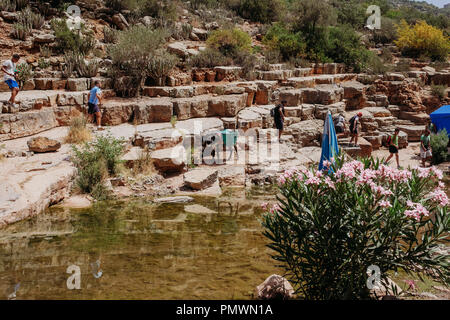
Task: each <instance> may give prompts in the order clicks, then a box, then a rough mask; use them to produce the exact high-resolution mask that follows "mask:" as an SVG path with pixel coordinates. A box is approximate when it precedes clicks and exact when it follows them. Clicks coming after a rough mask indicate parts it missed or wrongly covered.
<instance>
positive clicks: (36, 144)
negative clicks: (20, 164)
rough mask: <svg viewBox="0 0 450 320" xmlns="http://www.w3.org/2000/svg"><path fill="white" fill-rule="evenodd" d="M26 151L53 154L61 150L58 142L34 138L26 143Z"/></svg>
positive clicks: (44, 138) (45, 138)
mask: <svg viewBox="0 0 450 320" xmlns="http://www.w3.org/2000/svg"><path fill="white" fill-rule="evenodd" d="M27 145H28V149H29V150H30V151H33V152H35V153H44V152H55V151H58V150H59V148H61V143H60V142H59V141H56V140H53V139H49V138H47V137H36V138H32V139H30V140H28V141H27Z"/></svg>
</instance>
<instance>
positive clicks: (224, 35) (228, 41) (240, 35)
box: [207, 28, 252, 57]
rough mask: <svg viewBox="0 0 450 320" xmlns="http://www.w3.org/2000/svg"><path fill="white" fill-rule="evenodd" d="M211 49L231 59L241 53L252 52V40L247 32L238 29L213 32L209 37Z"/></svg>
mask: <svg viewBox="0 0 450 320" xmlns="http://www.w3.org/2000/svg"><path fill="white" fill-rule="evenodd" d="M207 44H208V46H209V47H210V48H213V49H216V50H219V51H220V52H221V53H222V54H223V55H225V56H227V57H231V56H233V55H235V54H236V53H238V52H240V51H245V52H250V49H251V45H252V38H250V36H249V35H248V33H247V32H245V31H242V30H240V29H238V28H233V29H220V30H216V31H213V32H212V33H211V35H210V36H209V37H208V40H207Z"/></svg>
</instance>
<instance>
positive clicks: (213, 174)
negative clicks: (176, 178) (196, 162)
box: [184, 168, 219, 190]
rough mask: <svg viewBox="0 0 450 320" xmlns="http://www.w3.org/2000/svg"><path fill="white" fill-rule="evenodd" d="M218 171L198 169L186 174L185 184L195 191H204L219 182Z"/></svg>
mask: <svg viewBox="0 0 450 320" xmlns="http://www.w3.org/2000/svg"><path fill="white" fill-rule="evenodd" d="M218 173H219V172H218V170H217V169H210V168H197V169H194V170H192V171H189V172H186V173H185V174H184V183H185V185H186V186H187V187H189V188H191V189H193V190H204V189H206V188H209V187H211V186H212V185H213V184H214V182H216V180H217V176H218Z"/></svg>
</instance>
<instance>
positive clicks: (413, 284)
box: [405, 280, 417, 291]
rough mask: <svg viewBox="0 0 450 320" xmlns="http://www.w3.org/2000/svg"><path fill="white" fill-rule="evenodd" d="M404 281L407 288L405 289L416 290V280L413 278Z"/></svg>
mask: <svg viewBox="0 0 450 320" xmlns="http://www.w3.org/2000/svg"><path fill="white" fill-rule="evenodd" d="M405 283H406V284H407V285H408V289H406V290H410V289H411V290H413V291H416V290H417V286H416V282H415V281H414V280H405Z"/></svg>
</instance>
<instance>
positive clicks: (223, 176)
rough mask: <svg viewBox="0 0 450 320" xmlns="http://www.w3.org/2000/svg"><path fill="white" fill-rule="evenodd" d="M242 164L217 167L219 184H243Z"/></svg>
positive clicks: (243, 169) (243, 170) (243, 171)
mask: <svg viewBox="0 0 450 320" xmlns="http://www.w3.org/2000/svg"><path fill="white" fill-rule="evenodd" d="M245 178H246V176H245V167H244V166H236V165H231V166H225V167H222V168H220V169H219V183H220V186H221V187H223V186H245Z"/></svg>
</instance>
